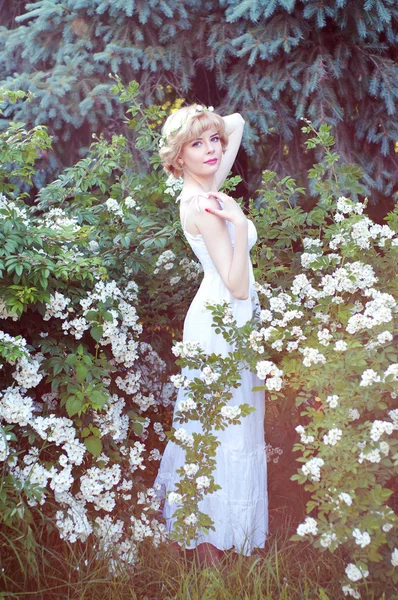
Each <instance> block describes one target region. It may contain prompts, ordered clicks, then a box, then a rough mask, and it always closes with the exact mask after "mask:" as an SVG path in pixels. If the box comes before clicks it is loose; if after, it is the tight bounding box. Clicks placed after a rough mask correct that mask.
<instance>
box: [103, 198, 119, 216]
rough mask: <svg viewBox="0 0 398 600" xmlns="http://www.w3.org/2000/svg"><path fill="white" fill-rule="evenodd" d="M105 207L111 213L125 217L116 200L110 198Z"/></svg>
mask: <svg viewBox="0 0 398 600" xmlns="http://www.w3.org/2000/svg"><path fill="white" fill-rule="evenodd" d="M105 206H106V208H107V210H108V211H109V212H111V213H113V214H114V215H116V216H117V217H122V216H123V211H122V209H121V207H120V205H119V202H118V201H117V200H115V199H114V198H108V200H106V202H105Z"/></svg>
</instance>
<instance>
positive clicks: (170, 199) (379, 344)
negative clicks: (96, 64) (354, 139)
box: [0, 81, 398, 598]
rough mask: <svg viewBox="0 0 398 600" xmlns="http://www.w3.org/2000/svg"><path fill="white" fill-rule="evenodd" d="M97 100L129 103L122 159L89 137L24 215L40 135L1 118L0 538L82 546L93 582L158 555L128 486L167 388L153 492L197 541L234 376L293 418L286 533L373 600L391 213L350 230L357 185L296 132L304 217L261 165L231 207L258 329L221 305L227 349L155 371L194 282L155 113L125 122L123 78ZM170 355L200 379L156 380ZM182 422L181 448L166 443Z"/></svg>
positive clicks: (180, 529) (391, 556)
mask: <svg viewBox="0 0 398 600" xmlns="http://www.w3.org/2000/svg"><path fill="white" fill-rule="evenodd" d="M114 91H115V92H118V93H119V94H120V96H121V99H122V101H128V102H129V103H130V106H131V107H130V109H129V110H130V114H131V119H130V125H131V132H132V140H130V141H129V144H130V146H131V144H133V146H134V153H133V158H132V155H131V153H130V152H129V146H128V143H127V140H126V139H125V138H123V137H120V136H115V137H114V138H113V139H112V140H111V141H106V140H105V139H103V138H102V137H100V138H96V139H95V140H94V142H93V144H92V147H91V151H90V155H89V156H88V157H87V158H84V159H83V160H81V161H80V162H79V163H78V164H77V165H75V166H74V167H72V168H70V169H67V170H66V171H65V172H64V173H63V174H62V175H61V176H60V178H59V179H58V180H57V181H55V182H53V183H52V184H50V185H49V186H47V187H46V188H44V189H43V190H41V191H40V192H39V194H38V197H37V198H36V199H35V200H36V201H35V204H34V205H33V206H31V207H30V206H29V203H28V202H27V201H26V194H24V193H21V191H20V190H21V189H22V186H23V185H24V184H25V183H29V177H30V176H31V174H32V169H33V165H34V158H35V156H37V153H38V152H40V150H41V149H42V148H48V147H49V145H50V140H49V139H48V137H47V134H46V132H45V130H44V129H42V128H37V129H35V130H33V131H31V132H29V131H25V129H24V128H23V126H22V125H21V124H17V125H12V128H11V130H9V131H8V132H5V133H2V134H0V156H1V161H0V162H1V164H2V165H3V167H2V170H0V192H2V193H1V196H0V236H1V244H0V270H1V275H2V280H1V283H0V318H1V319H2V323H3V326H2V328H1V329H2V331H1V332H0V355H1V357H2V359H3V367H2V369H1V371H0V376H1V390H0V394H1V395H0V460H1V465H2V475H1V478H0V515H1V519H2V521H3V522H4V523H5V525H8V526H10V527H9V529H10V535H11V532H12V531H14V530H15V528H16V529H18V527H20V528H21V529H22V528H25V531H26V530H29V523H31V522H32V519H33V515H35V516H37V519H38V520H39V522H40V523H43V524H44V523H47V526H48V527H51V526H53V527H56V529H57V530H58V532H59V535H60V536H61V538H63V539H65V540H67V541H69V542H75V541H78V540H79V541H81V542H83V541H84V540H88V539H90V540H94V543H95V544H96V545H97V547H98V549H101V550H102V551H103V552H106V553H109V554H110V561H109V564H110V569H111V572H115V570H116V568H117V565H120V564H124V565H127V566H129V565H130V566H131V565H133V564H134V563H135V561H136V558H137V553H138V549H139V545H140V543H141V541H143V540H144V539H146V538H150V539H152V540H153V542H154V543H155V544H157V543H159V542H160V541H161V540H163V539H165V529H164V526H163V524H162V523H161V522H160V521H159V518H158V517H157V515H156V514H155V513H156V511H157V510H158V508H159V501H158V500H157V496H156V491H157V490H154V489H153V488H152V487H151V486H150V480H149V477H148V476H146V473H147V472H150V471H151V465H152V464H154V463H155V464H156V462H155V461H157V460H159V458H160V443H162V442H164V441H165V439H166V434H165V432H164V428H165V427H166V428H167V426H166V425H165V422H166V423H167V419H169V418H170V415H169V412H170V411H168V407H169V406H170V405H172V403H173V400H174V395H175V388H178V387H180V386H185V387H186V388H188V389H189V390H190V392H191V393H190V397H189V398H188V399H187V400H186V401H185V404H184V403H183V404H182V405H180V406H179V412H178V419H179V421H180V424H181V427H177V428H175V429H171V431H170V432H169V434H168V435H169V436H170V437H172V439H173V440H174V441H175V442H176V443H177V444H179V445H181V446H182V447H183V448H184V449H185V450H186V463H185V465H184V466H183V467H182V469H181V473H180V476H181V480H180V485H179V488H178V490H177V491H176V492H174V495H170V496H169V501H170V502H174V503H177V504H179V508H178V510H177V513H176V515H177V521H176V529H175V532H174V534H173V536H174V537H175V538H176V539H178V540H179V541H180V542H182V543H184V542H185V541H188V540H189V539H191V538H192V537H195V536H196V535H197V532H198V531H199V529H201V528H209V527H211V526H212V523H211V520H210V519H209V518H208V517H207V515H204V514H201V513H199V511H198V510H197V503H198V501H199V500H200V498H202V497H203V495H204V494H206V493H211V492H212V491H214V490H215V489H216V485H215V483H214V479H213V478H212V468H213V462H212V461H213V459H212V456H213V453H214V449H215V447H216V445H217V439H216V437H215V436H214V435H213V433H212V428H213V427H214V428H215V429H222V428H224V427H227V426H228V425H229V424H230V423H237V422H239V420H240V419H242V418H245V415H246V414H249V412H250V408H249V407H248V406H246V405H242V406H240V407H234V409H231V408H230V407H228V406H226V401H227V400H228V398H229V393H230V389H231V388H232V387H234V386H236V385H238V384H239V370H240V368H242V367H243V366H245V365H249V366H250V368H251V369H252V370H253V371H254V372H256V373H257V374H258V376H259V377H260V378H262V379H264V386H263V387H264V390H265V393H266V401H267V403H271V402H275V403H278V405H280V406H285V407H286V411H289V414H292V413H293V414H294V413H295V412H298V411H300V412H299V414H298V416H297V421H296V423H295V427H296V432H294V429H292V431H291V435H293V434H296V433H297V436H299V437H297V438H296V439H297V442H296V443H295V445H294V450H295V451H297V452H298V453H299V454H300V456H299V458H298V461H299V462H300V463H302V466H301V468H300V469H298V472H297V473H296V474H295V475H294V478H293V479H294V480H295V481H297V482H298V483H299V484H301V485H303V486H304V487H305V489H306V491H307V492H308V494H309V495H310V498H309V500H308V503H307V511H308V513H310V514H311V516H307V517H306V518H305V520H304V521H303V523H301V524H300V525H299V526H298V528H297V534H296V535H295V536H294V538H293V539H294V540H296V541H297V542H299V541H301V540H303V539H309V540H310V541H311V543H312V544H313V545H314V546H315V547H317V548H319V551H320V552H326V551H331V552H334V551H340V552H341V553H342V557H343V559H344V561H345V565H346V568H345V576H344V579H342V591H343V593H344V594H345V595H351V596H353V597H355V598H359V597H360V593H361V590H369V589H370V588H371V587H372V586H374V585H378V584H380V582H381V583H382V585H383V587H385V588H386V589H387V588H389V587H392V586H394V584H396V583H397V580H398V576H397V571H396V569H395V567H396V566H397V563H398V557H397V554H398V549H397V547H398V541H397V536H396V533H395V531H394V525H395V524H396V522H397V517H396V515H395V514H394V512H393V510H392V508H391V506H390V504H391V495H392V490H393V489H394V483H395V482H396V470H395V467H396V465H397V458H398V456H397V441H396V436H394V432H395V431H396V429H397V427H398V412H397V411H398V408H397V393H398V390H397V386H398V384H397V380H398V370H397V364H398V360H397V358H398V356H397V351H396V347H395V345H394V336H396V333H397V323H396V314H397V289H396V277H395V269H396V252H397V233H396V232H397V230H398V213H397V210H395V211H394V212H392V213H390V214H389V215H388V217H387V224H383V225H380V224H378V223H374V222H373V221H372V220H371V219H370V218H369V217H368V216H366V214H365V210H366V201H364V202H363V203H361V202H359V201H358V194H361V186H360V173H359V171H358V170H357V169H356V168H355V167H352V166H349V165H341V164H340V163H339V161H338V156H337V155H336V154H335V153H334V152H332V150H331V147H332V146H333V142H334V141H333V138H332V136H331V135H330V133H329V128H327V127H322V128H321V130H320V131H319V132H315V131H313V130H312V128H311V125H310V124H309V123H307V125H306V126H305V127H304V128H303V130H304V132H305V133H311V134H312V137H311V138H310V139H309V140H308V142H307V146H308V148H309V149H311V148H313V147H316V148H318V149H319V148H322V147H323V148H324V151H325V158H324V160H323V161H322V162H320V163H318V164H317V165H315V166H314V169H312V170H311V171H310V173H309V178H310V180H311V182H312V187H313V189H314V191H315V192H316V193H317V195H318V197H319V199H318V202H317V204H316V205H315V206H314V208H312V210H310V211H309V212H304V210H303V209H302V208H301V207H300V205H299V197H300V194H302V193H303V190H302V189H301V188H298V187H296V184H295V182H294V181H293V180H292V179H291V178H289V177H286V178H285V179H283V180H282V181H280V182H278V181H276V179H275V174H274V173H272V172H269V171H265V172H264V174H263V180H264V186H263V189H262V190H261V192H260V198H259V201H258V202H256V204H254V203H252V205H251V209H250V212H251V218H253V220H254V221H255V223H256V227H257V230H258V244H257V246H256V247H255V248H253V251H252V259H253V261H254V263H255V265H256V277H257V281H258V291H259V292H260V297H261V298H262V301H263V306H262V310H261V312H260V314H259V315H258V319H257V320H253V322H251V323H247V324H246V325H245V326H243V327H241V328H238V327H236V323H234V322H233V321H232V319H231V317H230V314H229V307H228V306H227V305H223V304H220V305H212V306H210V305H209V306H208V310H211V311H212V313H213V317H214V325H215V327H216V328H217V329H218V330H219V331H220V332H221V333H222V334H223V335H224V336H225V337H226V339H228V340H229V341H230V342H231V343H232V344H233V345H234V348H235V350H234V352H233V353H232V354H231V356H229V357H228V358H221V357H219V356H217V355H211V356H206V355H204V354H203V353H202V352H201V351H200V348H197V347H196V346H195V344H191V345H188V347H187V346H186V345H183V344H181V343H179V342H177V343H176V344H175V345H174V347H173V352H174V356H173V354H172V353H171V352H170V348H171V346H172V342H173V339H174V338H177V339H179V337H180V334H181V328H182V320H183V318H184V316H185V313H186V309H187V305H188V303H189V302H190V300H191V298H192V296H193V294H194V292H195V286H194V285H193V283H194V282H195V281H196V279H197V278H198V276H199V275H200V266H199V265H198V264H197V263H196V261H195V260H193V257H192V256H187V255H186V252H187V250H186V245H185V243H184V241H183V238H182V235H181V231H180V226H179V224H178V219H177V217H176V214H175V212H176V211H175V206H174V203H175V197H176V195H177V194H178V185H179V184H178V182H176V181H171V180H170V181H165V180H164V178H163V176H162V174H161V172H160V169H159V162H158V158H157V155H156V152H153V149H154V148H156V145H157V144H156V137H157V134H156V125H157V124H158V122H159V118H162V117H163V112H164V111H162V110H160V109H155V108H154V107H151V108H149V109H146V110H145V111H142V110H141V108H140V106H139V104H138V102H137V93H138V88H137V85H136V84H135V83H133V84H131V85H130V86H129V87H128V88H126V89H125V88H123V86H122V85H121V84H120V82H119V81H117V82H116V85H115V90H114ZM7 98H8V101H16V100H17V99H19V100H22V97H21V95H19V96H15V97H11V96H7ZM137 156H139V158H140V160H141V162H140V163H138V162H137ZM4 165H5V166H4ZM149 167H150V168H149ZM228 185H230V186H232V187H233V185H234V181H233V180H232V182H230V184H228ZM350 198H352V200H351V199H350ZM175 356H177V358H178V365H179V366H180V367H184V366H189V367H190V368H192V369H197V370H198V372H199V374H200V376H199V377H197V378H196V379H194V380H193V381H190V380H187V379H186V378H185V377H182V376H181V375H180V374H179V373H175V369H174V366H173V364H174V360H175ZM171 372H174V374H173V375H172V376H171V379H170V378H169V375H170V373H171ZM209 394H211V397H212V403H211V405H210V406H211V410H209V409H208V407H209V404H208V403H206V399H207V398H208V395H209ZM205 409H206V410H205ZM188 418H190V419H198V420H200V421H201V424H202V428H203V433H202V435H200V436H199V435H198V436H192V437H190V436H189V435H187V432H186V431H185V430H184V423H185V422H186V421H187V419H188ZM266 437H267V436H266ZM267 450H274V449H272V448H271V449H270V448H269V446H267ZM277 450H278V451H280V449H279V448H276V449H275V454H276V453H277V452H276V451H277ZM270 454H271V452H269V455H270ZM274 460H276V459H275V458H274ZM156 469H157V467H155V469H153V470H154V471H156ZM388 502H390V504H388ZM51 524H53V525H51ZM30 535H32V534H31V533H30ZM115 555H117V556H115ZM342 575H343V574H342Z"/></svg>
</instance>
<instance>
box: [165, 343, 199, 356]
mask: <svg viewBox="0 0 398 600" xmlns="http://www.w3.org/2000/svg"><path fill="white" fill-rule="evenodd" d="M171 351H172V353H173V354H174V356H177V358H179V357H181V358H195V357H196V356H198V354H199V353H200V352H201V351H202V350H201V347H200V344H199V342H177V343H176V344H175V345H174V346H173V347H172V349H171Z"/></svg>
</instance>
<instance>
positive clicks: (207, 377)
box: [200, 366, 221, 385]
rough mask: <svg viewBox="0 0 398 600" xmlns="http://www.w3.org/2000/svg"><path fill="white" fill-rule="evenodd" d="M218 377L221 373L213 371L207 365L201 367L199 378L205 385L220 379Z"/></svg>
mask: <svg viewBox="0 0 398 600" xmlns="http://www.w3.org/2000/svg"><path fill="white" fill-rule="evenodd" d="M220 377H221V374H220V373H215V372H214V371H213V370H212V368H211V367H209V366H206V367H203V369H202V371H201V374H200V379H202V381H204V382H205V384H206V385H211V384H212V383H215V382H216V381H218V380H219V379H220Z"/></svg>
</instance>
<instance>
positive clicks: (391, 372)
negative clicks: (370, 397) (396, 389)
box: [383, 363, 398, 381]
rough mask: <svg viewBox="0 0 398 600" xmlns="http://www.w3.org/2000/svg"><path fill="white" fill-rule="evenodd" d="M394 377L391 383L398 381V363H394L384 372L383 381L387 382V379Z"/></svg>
mask: <svg viewBox="0 0 398 600" xmlns="http://www.w3.org/2000/svg"><path fill="white" fill-rule="evenodd" d="M389 376H392V380H391V381H398V363H394V364H392V365H390V366H389V367H388V368H387V369H386V370H385V372H384V376H383V381H385V380H386V378H387V377H389Z"/></svg>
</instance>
